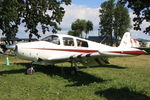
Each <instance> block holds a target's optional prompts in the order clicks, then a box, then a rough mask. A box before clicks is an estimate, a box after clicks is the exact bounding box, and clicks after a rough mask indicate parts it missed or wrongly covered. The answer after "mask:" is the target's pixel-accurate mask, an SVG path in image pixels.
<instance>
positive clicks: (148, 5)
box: [119, 0, 150, 35]
mask: <svg viewBox="0 0 150 100" xmlns="http://www.w3.org/2000/svg"><path fill="white" fill-rule="evenodd" d="M119 1H120V2H121V3H122V4H123V5H124V6H125V4H127V7H128V8H131V9H132V10H133V11H134V12H133V13H134V14H136V17H135V18H134V19H133V21H134V22H135V24H134V29H135V30H141V26H140V25H141V24H142V22H143V21H144V20H145V21H147V22H150V0H119ZM144 32H145V33H146V34H149V35H150V24H149V26H148V27H146V29H145V30H144Z"/></svg>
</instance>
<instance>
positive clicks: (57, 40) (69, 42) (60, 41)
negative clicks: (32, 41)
mask: <svg viewBox="0 0 150 100" xmlns="http://www.w3.org/2000/svg"><path fill="white" fill-rule="evenodd" d="M42 40H43V41H48V42H51V43H54V44H57V45H64V46H76V47H86V48H87V47H89V44H88V42H87V41H86V40H84V39H80V38H77V37H72V36H69V35H50V36H47V37H46V38H44V39H42Z"/></svg>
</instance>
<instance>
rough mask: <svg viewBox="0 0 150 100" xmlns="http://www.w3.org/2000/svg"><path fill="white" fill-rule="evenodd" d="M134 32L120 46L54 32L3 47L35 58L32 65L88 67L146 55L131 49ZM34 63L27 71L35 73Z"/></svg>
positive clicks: (128, 34) (17, 53)
mask: <svg viewBox="0 0 150 100" xmlns="http://www.w3.org/2000/svg"><path fill="white" fill-rule="evenodd" d="M130 40H131V34H130V33H129V32H126V33H125V34H124V36H123V38H122V40H121V43H120V45H119V46H118V47H111V46H108V45H104V44H101V43H97V42H93V41H90V40H86V39H82V38H79V37H74V36H70V35H65V34H53V35H50V36H48V37H46V38H44V39H42V40H40V41H34V42H28V43H18V44H16V45H9V46H7V47H3V49H4V51H6V48H8V49H13V50H14V52H15V54H16V56H18V57H20V58H22V59H26V60H31V61H33V63H32V64H39V65H54V64H56V63H61V62H70V63H71V67H77V63H81V64H83V65H85V66H93V65H102V64H108V63H109V62H108V60H107V58H109V57H129V56H138V55H142V54H146V53H147V52H146V51H144V50H139V49H136V48H131V42H130ZM34 72H35V71H34V66H32V67H31V68H28V69H27V74H33V73H34Z"/></svg>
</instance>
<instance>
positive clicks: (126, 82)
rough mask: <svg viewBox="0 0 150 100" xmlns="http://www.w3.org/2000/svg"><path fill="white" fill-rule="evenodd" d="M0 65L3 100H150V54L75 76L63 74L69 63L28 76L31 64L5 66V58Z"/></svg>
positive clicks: (0, 58)
mask: <svg viewBox="0 0 150 100" xmlns="http://www.w3.org/2000/svg"><path fill="white" fill-rule="evenodd" d="M10 61H11V62H16V61H19V59H17V58H14V57H13V58H10ZM0 62H1V65H0V100H150V55H144V56H138V57H127V58H112V59H110V62H111V64H110V65H104V66H100V67H91V68H86V67H81V68H80V69H81V71H80V72H79V73H78V74H76V75H71V74H68V73H67V72H69V70H70V69H71V68H70V67H64V68H63V69H64V71H63V73H62V66H69V64H67V63H65V64H59V65H57V67H42V66H39V67H37V68H36V69H35V70H36V73H35V74H33V75H26V74H25V72H26V68H27V67H29V64H28V63H25V62H23V63H22V62H18V63H16V64H11V65H10V66H6V65H5V57H4V56H0Z"/></svg>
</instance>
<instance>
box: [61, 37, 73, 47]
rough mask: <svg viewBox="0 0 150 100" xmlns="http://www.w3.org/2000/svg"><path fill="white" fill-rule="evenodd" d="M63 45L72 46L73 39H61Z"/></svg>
mask: <svg viewBox="0 0 150 100" xmlns="http://www.w3.org/2000/svg"><path fill="white" fill-rule="evenodd" d="M63 44H64V45H65V46H74V41H73V38H68V37H63Z"/></svg>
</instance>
